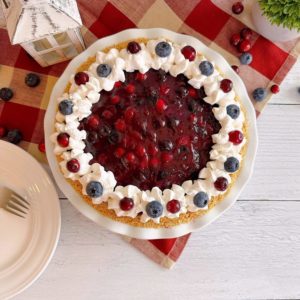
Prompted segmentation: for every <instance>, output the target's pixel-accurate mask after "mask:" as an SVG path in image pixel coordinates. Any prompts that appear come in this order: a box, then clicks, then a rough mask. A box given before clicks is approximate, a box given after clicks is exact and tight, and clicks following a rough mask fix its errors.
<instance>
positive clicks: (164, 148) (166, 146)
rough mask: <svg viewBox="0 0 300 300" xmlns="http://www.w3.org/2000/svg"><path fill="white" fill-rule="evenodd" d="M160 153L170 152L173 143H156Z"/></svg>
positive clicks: (166, 141) (165, 141) (167, 141)
mask: <svg viewBox="0 0 300 300" xmlns="http://www.w3.org/2000/svg"><path fill="white" fill-rule="evenodd" d="M158 146H159V149H160V150H161V151H171V150H172V149H173V143H172V141H169V140H162V141H160V142H159V143H158Z"/></svg>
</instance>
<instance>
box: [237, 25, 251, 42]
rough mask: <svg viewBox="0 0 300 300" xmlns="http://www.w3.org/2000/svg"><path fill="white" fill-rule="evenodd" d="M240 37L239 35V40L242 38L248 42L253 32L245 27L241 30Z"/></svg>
mask: <svg viewBox="0 0 300 300" xmlns="http://www.w3.org/2000/svg"><path fill="white" fill-rule="evenodd" d="M240 35H241V38H243V39H245V40H250V39H251V37H252V35H253V32H252V30H251V29H250V28H247V27H245V28H243V29H242V30H241V32H240Z"/></svg>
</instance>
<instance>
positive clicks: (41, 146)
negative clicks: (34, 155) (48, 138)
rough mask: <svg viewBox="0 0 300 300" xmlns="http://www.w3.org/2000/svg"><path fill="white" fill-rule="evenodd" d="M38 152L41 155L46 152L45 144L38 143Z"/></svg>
mask: <svg viewBox="0 0 300 300" xmlns="http://www.w3.org/2000/svg"><path fill="white" fill-rule="evenodd" d="M38 147H39V150H40V151H41V152H42V153H45V152H46V146H45V143H44V142H42V143H39V146H38Z"/></svg>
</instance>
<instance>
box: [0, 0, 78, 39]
mask: <svg viewBox="0 0 300 300" xmlns="http://www.w3.org/2000/svg"><path fill="white" fill-rule="evenodd" d="M0 2H1V4H2V8H3V13H4V16H5V19H6V27H7V31H8V34H9V37H10V40H11V43H12V44H21V43H26V42H30V41H33V40H37V39H40V38H42V37H43V36H46V35H49V34H50V35H52V34H56V33H59V32H63V31H67V30H70V29H74V28H77V27H79V26H81V25H82V22H81V18H80V14H79V11H78V7H77V3H76V0H0Z"/></svg>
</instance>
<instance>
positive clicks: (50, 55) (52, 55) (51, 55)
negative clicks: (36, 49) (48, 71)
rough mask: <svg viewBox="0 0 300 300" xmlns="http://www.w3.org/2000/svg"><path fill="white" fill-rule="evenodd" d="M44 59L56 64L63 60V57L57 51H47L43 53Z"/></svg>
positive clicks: (50, 63)
mask: <svg viewBox="0 0 300 300" xmlns="http://www.w3.org/2000/svg"><path fill="white" fill-rule="evenodd" d="M41 57H42V59H43V60H44V61H46V62H47V63H48V64H49V65H52V64H55V63H57V62H59V61H62V60H63V57H61V55H59V53H57V52H56V51H51V52H47V53H45V54H42V55H41Z"/></svg>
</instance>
